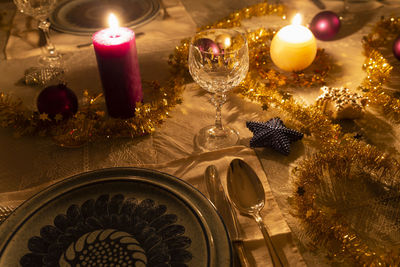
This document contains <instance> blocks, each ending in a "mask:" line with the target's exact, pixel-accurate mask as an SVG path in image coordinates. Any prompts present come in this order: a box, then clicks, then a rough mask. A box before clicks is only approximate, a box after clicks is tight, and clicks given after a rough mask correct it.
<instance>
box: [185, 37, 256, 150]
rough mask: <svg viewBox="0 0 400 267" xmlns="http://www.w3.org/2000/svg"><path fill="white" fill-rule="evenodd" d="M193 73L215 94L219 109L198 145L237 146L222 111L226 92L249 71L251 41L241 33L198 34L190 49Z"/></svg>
mask: <svg viewBox="0 0 400 267" xmlns="http://www.w3.org/2000/svg"><path fill="white" fill-rule="evenodd" d="M188 65H189V72H190V74H191V75H192V77H193V80H194V81H195V82H196V83H197V84H199V85H200V86H201V87H202V88H203V89H205V90H207V91H208V92H210V93H212V94H213V97H212V103H213V104H214V105H215V107H216V119H215V124H214V125H212V126H207V127H205V128H203V129H201V130H200V133H199V134H198V135H197V136H196V145H197V146H198V147H199V148H200V149H201V150H205V151H210V150H215V149H219V148H223V147H228V146H231V145H234V144H236V143H237V141H238V140H239V136H238V133H237V131H235V130H234V129H231V128H229V127H224V126H222V123H221V108H222V105H223V104H224V102H225V101H226V93H227V92H228V91H229V90H231V89H232V88H234V87H235V86H237V85H238V84H239V83H240V82H241V81H242V80H243V79H244V78H245V76H246V74H247V71H248V68H249V55H248V45H247V39H246V37H245V36H244V34H242V33H241V32H239V31H236V30H231V29H212V30H206V31H202V32H199V33H197V34H196V35H195V36H194V37H193V38H192V40H191V43H190V46H189V59H188Z"/></svg>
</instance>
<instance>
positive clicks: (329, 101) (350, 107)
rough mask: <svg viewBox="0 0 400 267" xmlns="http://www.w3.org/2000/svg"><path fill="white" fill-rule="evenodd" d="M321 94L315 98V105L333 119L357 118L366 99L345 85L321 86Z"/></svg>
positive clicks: (360, 114)
mask: <svg viewBox="0 0 400 267" xmlns="http://www.w3.org/2000/svg"><path fill="white" fill-rule="evenodd" d="M320 90H321V91H322V94H321V95H320V96H318V98H317V105H318V106H319V107H321V109H322V110H323V112H324V113H325V114H327V115H328V116H329V117H331V118H333V119H357V118H360V117H361V116H362V114H363V113H362V112H363V108H364V107H365V105H366V104H367V102H368V100H367V99H366V98H363V97H361V96H359V95H358V94H357V93H353V92H350V90H349V89H348V88H345V87H340V88H336V87H328V86H323V87H321V89H320Z"/></svg>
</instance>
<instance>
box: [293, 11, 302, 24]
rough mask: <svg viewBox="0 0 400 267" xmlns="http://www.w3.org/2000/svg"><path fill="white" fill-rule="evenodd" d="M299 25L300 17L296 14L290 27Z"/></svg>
mask: <svg viewBox="0 0 400 267" xmlns="http://www.w3.org/2000/svg"><path fill="white" fill-rule="evenodd" d="M300 24H301V15H300V13H297V14H296V15H295V16H294V17H293V19H292V25H300Z"/></svg>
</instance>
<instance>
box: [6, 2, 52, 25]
mask: <svg viewBox="0 0 400 267" xmlns="http://www.w3.org/2000/svg"><path fill="white" fill-rule="evenodd" d="M14 3H15V5H16V6H17V8H18V10H19V11H20V12H21V13H24V14H27V15H28V16H31V17H33V18H35V19H37V20H39V21H41V20H46V19H47V18H48V17H49V15H50V13H51V11H52V10H53V9H54V8H55V6H56V4H57V0H14Z"/></svg>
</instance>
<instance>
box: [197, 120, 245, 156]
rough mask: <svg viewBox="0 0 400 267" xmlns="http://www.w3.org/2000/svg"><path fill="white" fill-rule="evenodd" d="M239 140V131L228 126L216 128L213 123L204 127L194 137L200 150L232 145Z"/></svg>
mask: <svg viewBox="0 0 400 267" xmlns="http://www.w3.org/2000/svg"><path fill="white" fill-rule="evenodd" d="M238 141H239V133H238V132H237V131H236V130H234V129H231V128H229V127H223V129H218V128H216V127H215V125H211V126H207V127H204V128H202V129H201V130H200V132H199V133H198V134H197V135H196V137H195V143H196V146H197V147H198V148H199V149H200V150H202V151H213V150H217V149H221V148H225V147H230V146H234V145H236V144H237V143H238Z"/></svg>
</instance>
